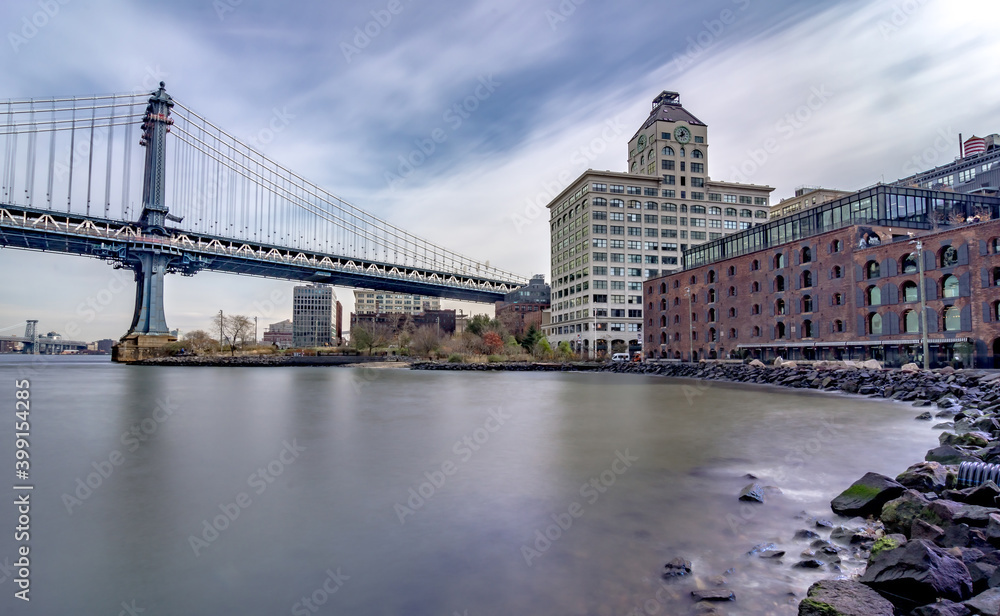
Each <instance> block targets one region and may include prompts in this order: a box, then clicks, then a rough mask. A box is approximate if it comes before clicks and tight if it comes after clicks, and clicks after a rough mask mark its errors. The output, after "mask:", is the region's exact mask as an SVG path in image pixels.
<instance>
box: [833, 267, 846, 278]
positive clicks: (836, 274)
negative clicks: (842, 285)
mask: <svg viewBox="0 0 1000 616" xmlns="http://www.w3.org/2000/svg"><path fill="white" fill-rule="evenodd" d="M830 276H831V277H832V278H842V277H843V276H844V271H843V270H842V269H840V266H839V265H834V266H833V271H832V272H830Z"/></svg>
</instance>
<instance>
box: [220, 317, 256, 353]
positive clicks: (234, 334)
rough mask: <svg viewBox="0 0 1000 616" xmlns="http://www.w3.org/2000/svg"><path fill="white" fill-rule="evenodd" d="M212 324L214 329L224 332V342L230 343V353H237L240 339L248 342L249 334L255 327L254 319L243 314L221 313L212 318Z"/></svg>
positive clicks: (244, 342)
mask: <svg viewBox="0 0 1000 616" xmlns="http://www.w3.org/2000/svg"><path fill="white" fill-rule="evenodd" d="M212 324H213V325H214V328H213V329H214V331H218V332H222V344H223V345H225V344H226V343H228V344H229V351H230V353H232V354H233V355H236V343H237V342H238V341H239V342H242V343H243V344H246V339H247V336H248V335H249V334H250V330H251V329H252V328H253V319H251V318H249V317H247V316H245V315H242V314H234V315H228V316H227V315H224V314H222V313H220V314H217V315H215V318H213V319H212Z"/></svg>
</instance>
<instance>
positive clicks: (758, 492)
mask: <svg viewBox="0 0 1000 616" xmlns="http://www.w3.org/2000/svg"><path fill="white" fill-rule="evenodd" d="M740 500H741V501H747V502H751V503H763V502H764V486H762V485H760V484H759V483H751V484H750V485H748V486H747V487H745V488H743V489H742V490H740Z"/></svg>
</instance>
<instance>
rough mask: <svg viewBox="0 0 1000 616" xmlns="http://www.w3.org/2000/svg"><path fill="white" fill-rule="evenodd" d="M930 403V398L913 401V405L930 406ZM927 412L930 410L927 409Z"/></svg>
mask: <svg viewBox="0 0 1000 616" xmlns="http://www.w3.org/2000/svg"><path fill="white" fill-rule="evenodd" d="M931 404H933V402H931V401H930V400H917V401H916V402H914V403H913V406H930V405H931ZM927 414H928V415H929V414H930V411H927Z"/></svg>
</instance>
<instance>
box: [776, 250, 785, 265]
mask: <svg viewBox="0 0 1000 616" xmlns="http://www.w3.org/2000/svg"><path fill="white" fill-rule="evenodd" d="M783 267H785V255H783V254H781V253H780V252H779V253H778V254H776V255H774V269H781V268H783Z"/></svg>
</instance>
